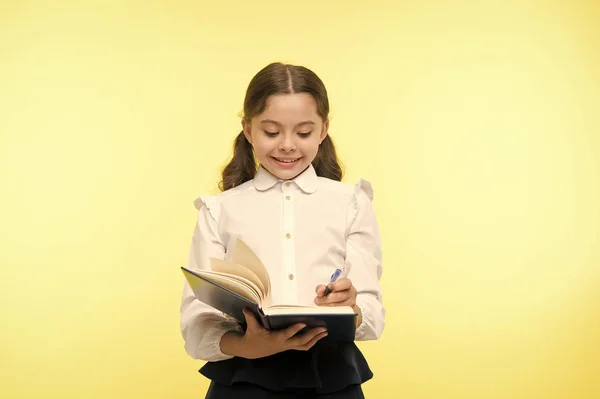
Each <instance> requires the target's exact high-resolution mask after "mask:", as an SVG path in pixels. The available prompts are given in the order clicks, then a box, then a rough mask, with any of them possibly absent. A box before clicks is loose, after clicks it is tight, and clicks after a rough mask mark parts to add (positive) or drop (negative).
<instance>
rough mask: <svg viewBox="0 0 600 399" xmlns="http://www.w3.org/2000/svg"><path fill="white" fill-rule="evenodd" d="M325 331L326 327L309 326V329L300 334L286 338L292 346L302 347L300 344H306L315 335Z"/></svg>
mask: <svg viewBox="0 0 600 399" xmlns="http://www.w3.org/2000/svg"><path fill="white" fill-rule="evenodd" d="M325 332H327V329H326V328H325V327H316V328H311V329H310V330H308V331H306V332H305V333H304V334H302V335H299V336H297V337H293V338H290V339H289V340H288V344H289V345H290V346H291V347H292V348H297V347H302V346H304V345H306V344H307V343H308V342H310V340H312V339H313V338H314V337H315V336H317V335H319V334H323V333H325Z"/></svg>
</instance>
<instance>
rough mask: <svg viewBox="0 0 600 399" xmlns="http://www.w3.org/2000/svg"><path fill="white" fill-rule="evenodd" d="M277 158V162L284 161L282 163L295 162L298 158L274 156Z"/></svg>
mask: <svg viewBox="0 0 600 399" xmlns="http://www.w3.org/2000/svg"><path fill="white" fill-rule="evenodd" d="M275 159H277V160H278V161H279V162H284V163H292V162H296V161H297V160H298V158H296V159H281V158H275Z"/></svg>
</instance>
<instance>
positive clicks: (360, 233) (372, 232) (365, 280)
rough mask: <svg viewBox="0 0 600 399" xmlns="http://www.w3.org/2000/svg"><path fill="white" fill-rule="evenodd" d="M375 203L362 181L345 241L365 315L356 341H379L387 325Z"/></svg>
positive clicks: (351, 212)
mask: <svg viewBox="0 0 600 399" xmlns="http://www.w3.org/2000/svg"><path fill="white" fill-rule="evenodd" d="M372 200H373V189H372V186H371V184H370V183H369V182H368V181H366V180H363V179H361V180H359V182H358V183H357V184H356V186H355V190H354V196H353V199H352V201H351V204H350V209H349V211H348V215H349V217H348V219H349V221H348V230H347V239H346V267H348V268H349V272H348V278H349V279H350V280H351V281H352V284H353V285H354V287H355V288H356V290H357V291H358V295H357V297H356V305H357V306H358V307H359V308H360V310H361V312H362V323H361V324H360V325H359V326H358V328H357V329H356V336H355V339H356V340H357V341H366V340H375V339H378V338H379V337H380V336H381V334H382V333H383V329H384V325H385V308H384V307H383V302H382V292H381V287H380V285H379V280H380V279H381V275H382V272H383V265H382V249H381V237H380V233H379V225H378V223H377V219H376V217H375V212H374V210H373V204H372Z"/></svg>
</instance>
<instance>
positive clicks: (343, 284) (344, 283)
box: [329, 277, 352, 291]
mask: <svg viewBox="0 0 600 399" xmlns="http://www.w3.org/2000/svg"><path fill="white" fill-rule="evenodd" d="M350 288H352V281H350V279H348V278H346V277H343V278H341V279H339V280H337V281H336V282H335V283H331V284H329V289H330V290H331V291H345V290H349V289H350Z"/></svg>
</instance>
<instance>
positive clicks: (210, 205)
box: [194, 180, 256, 221]
mask: <svg viewBox="0 0 600 399" xmlns="http://www.w3.org/2000/svg"><path fill="white" fill-rule="evenodd" d="M255 191H256V190H255V188H254V185H253V184H252V180H250V181H247V182H246V183H243V184H240V185H239V186H237V187H234V188H231V189H229V190H225V191H222V192H220V193H217V194H207V195H199V196H198V197H196V199H194V206H195V207H196V209H197V210H198V211H200V212H202V210H203V209H204V210H206V211H208V213H209V214H210V216H211V217H212V218H213V219H215V220H216V221H219V217H220V214H221V209H222V208H223V206H227V205H229V204H232V203H234V205H235V202H239V201H241V200H242V196H243V195H245V194H248V193H251V192H255Z"/></svg>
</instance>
